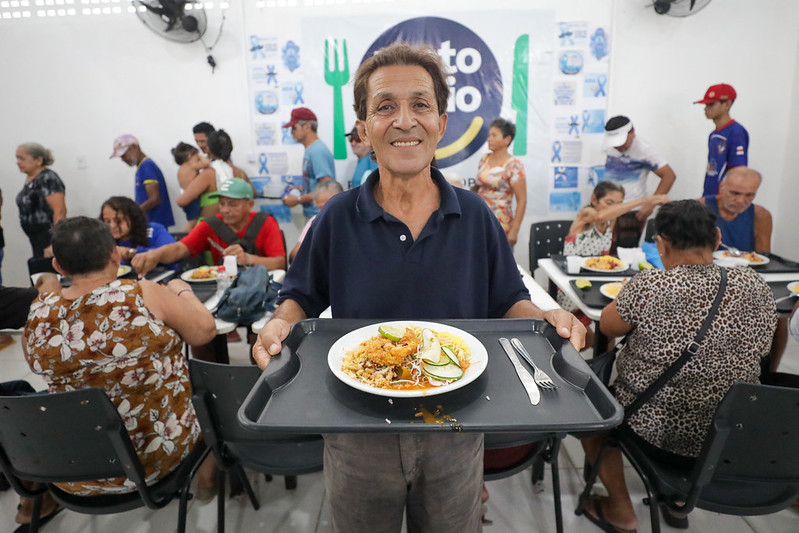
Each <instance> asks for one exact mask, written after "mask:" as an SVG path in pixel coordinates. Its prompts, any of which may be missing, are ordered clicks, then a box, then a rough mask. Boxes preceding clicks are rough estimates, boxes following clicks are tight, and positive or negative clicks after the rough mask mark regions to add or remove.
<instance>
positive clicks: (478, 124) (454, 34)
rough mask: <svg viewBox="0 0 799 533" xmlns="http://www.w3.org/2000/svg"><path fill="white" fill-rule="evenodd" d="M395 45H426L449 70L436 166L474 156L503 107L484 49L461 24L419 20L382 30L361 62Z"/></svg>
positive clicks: (494, 67) (494, 68) (493, 63)
mask: <svg viewBox="0 0 799 533" xmlns="http://www.w3.org/2000/svg"><path fill="white" fill-rule="evenodd" d="M395 41H405V42H407V43H412V44H420V43H425V44H429V45H431V46H432V47H433V48H435V49H436V50H437V51H438V54H439V55H440V56H441V58H442V59H443V60H444V64H445V65H446V66H447V67H449V70H450V76H449V77H448V82H449V86H450V101H449V107H448V109H447V114H448V115H449V118H448V121H447V131H446V133H445V134H444V138H443V139H441V142H439V143H438V151H439V153H443V154H444V157H438V153H437V163H438V166H439V167H440V168H445V167H449V166H452V165H454V164H456V163H459V162H461V161H463V160H464V159H466V158H468V157H469V156H471V155H472V154H474V153H475V152H477V150H479V149H480V148H481V147H482V146H483V144H484V143H485V142H486V139H488V129H489V124H491V121H492V120H494V119H495V118H497V117H498V116H499V113H500V110H501V109H502V75H501V74H500V71H499V65H498V64H497V60H496V58H495V57H494V54H493V53H492V52H491V50H490V49H489V47H488V45H487V44H486V43H485V42H484V41H483V40H482V39H481V38H480V37H479V36H478V35H477V34H476V33H474V32H473V31H472V30H470V29H469V28H467V27H466V26H464V25H463V24H460V23H458V22H455V21H452V20H449V19H445V18H440V17H419V18H414V19H409V20H406V21H403V22H400V23H399V24H397V25H396V26H393V27H391V28H389V29H388V30H386V31H384V32H383V33H382V34H381V35H380V36H379V37H378V38H377V39H376V40H375V41H374V42H373V43H372V45H371V46H370V47H369V49H368V50H367V51H366V54H364V56H363V60H366V59H368V58H370V57H372V55H373V54H374V53H375V51H377V50H378V49H380V48H383V47H385V46H388V45H389V44H391V43H393V42H395ZM363 60H362V61H363Z"/></svg>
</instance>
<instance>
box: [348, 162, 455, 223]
mask: <svg viewBox="0 0 799 533" xmlns="http://www.w3.org/2000/svg"><path fill="white" fill-rule="evenodd" d="M430 174H431V175H432V178H433V182H434V183H435V184H436V186H437V187H438V190H439V195H440V197H441V198H440V199H441V205H439V207H438V213H440V214H441V215H443V216H447V215H460V214H461V204H460V202H459V201H458V196H457V194H455V189H454V187H452V185H450V184H449V182H447V180H445V179H444V176H443V175H442V174H441V171H440V170H438V169H437V168H435V167H431V168H430ZM379 180H380V170H379V169H377V170H375V171H373V172H372V173H371V174H369V177H368V178H366V181H365V182H364V183H363V184H362V185H361V186H360V188H359V192H358V199H357V200H356V203H355V208H356V211H357V212H358V215H359V216H360V217H361V218H362V219H364V220H365V221H367V222H372V221H374V220H376V219H378V218H380V217H382V216H383V215H384V214H385V211H383V208H382V207H380V204H378V203H377V200H375V195H374V192H373V191H374V188H375V185H377V182H378V181H379Z"/></svg>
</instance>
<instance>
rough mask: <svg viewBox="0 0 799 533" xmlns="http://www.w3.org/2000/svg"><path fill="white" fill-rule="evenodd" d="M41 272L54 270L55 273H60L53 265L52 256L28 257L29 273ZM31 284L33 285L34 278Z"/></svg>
mask: <svg viewBox="0 0 799 533" xmlns="http://www.w3.org/2000/svg"><path fill="white" fill-rule="evenodd" d="M39 272H52V273H53V274H58V272H57V271H56V269H55V268H54V267H53V258H52V257H31V258H30V259H28V275H29V276H33V275H34V274H38V273H39ZM31 285H33V279H31Z"/></svg>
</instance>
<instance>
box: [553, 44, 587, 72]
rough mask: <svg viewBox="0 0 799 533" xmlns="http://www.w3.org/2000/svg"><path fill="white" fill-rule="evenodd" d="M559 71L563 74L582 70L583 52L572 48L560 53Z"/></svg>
mask: <svg viewBox="0 0 799 533" xmlns="http://www.w3.org/2000/svg"><path fill="white" fill-rule="evenodd" d="M558 65H559V68H560V71H561V72H563V73H564V74H568V75H573V74H578V73H579V72H580V71H581V70H583V54H581V53H580V52H576V51H574V50H568V51H566V52H563V53H562V54H561V55H560V60H559V62H558Z"/></svg>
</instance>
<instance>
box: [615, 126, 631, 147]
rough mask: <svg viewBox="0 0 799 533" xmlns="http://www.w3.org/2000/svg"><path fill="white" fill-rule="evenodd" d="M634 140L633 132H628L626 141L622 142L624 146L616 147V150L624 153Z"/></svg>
mask: <svg viewBox="0 0 799 533" xmlns="http://www.w3.org/2000/svg"><path fill="white" fill-rule="evenodd" d="M634 139H635V131H633V130H630V131H629V132H627V140H625V141H624V144H622V145H621V146H618V147H616V150H618V151H619V152H624V151H627V150H629V148H630V146H632V144H633V140H634Z"/></svg>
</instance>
